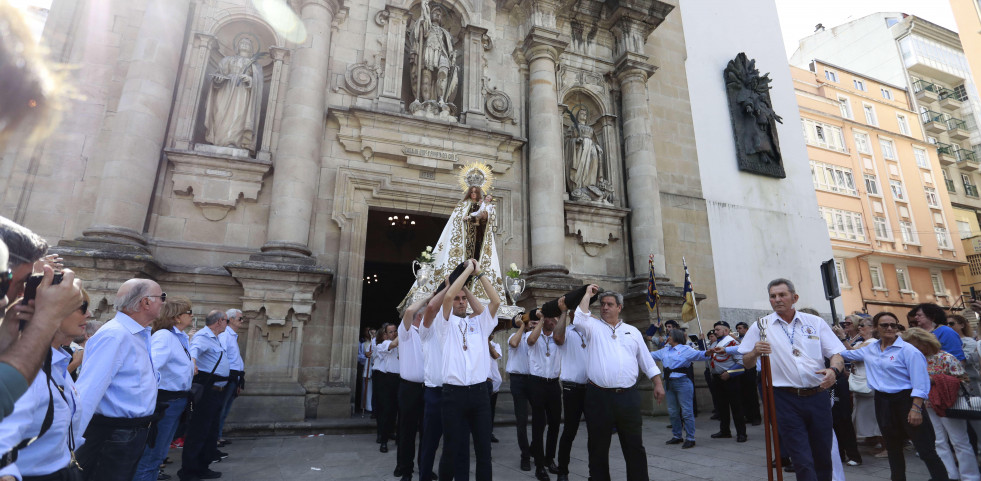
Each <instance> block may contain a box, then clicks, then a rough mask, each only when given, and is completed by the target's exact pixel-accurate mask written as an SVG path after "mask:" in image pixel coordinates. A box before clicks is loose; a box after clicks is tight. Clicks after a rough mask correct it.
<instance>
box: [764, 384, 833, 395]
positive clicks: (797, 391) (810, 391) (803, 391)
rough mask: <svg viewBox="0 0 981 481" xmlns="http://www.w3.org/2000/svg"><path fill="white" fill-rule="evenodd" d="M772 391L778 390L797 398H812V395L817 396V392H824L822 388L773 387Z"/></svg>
mask: <svg viewBox="0 0 981 481" xmlns="http://www.w3.org/2000/svg"><path fill="white" fill-rule="evenodd" d="M774 389H779V390H781V391H784V392H789V393H790V394H793V395H795V396H797V397H808V396H813V395H815V394H817V393H819V392H823V391H824V388H823V387H821V386H817V387H807V388H800V387H785V386H774Z"/></svg>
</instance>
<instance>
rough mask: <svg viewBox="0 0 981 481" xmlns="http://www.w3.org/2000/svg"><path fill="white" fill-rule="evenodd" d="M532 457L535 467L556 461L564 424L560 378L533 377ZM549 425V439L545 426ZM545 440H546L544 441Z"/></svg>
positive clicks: (531, 398)
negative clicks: (561, 427)
mask: <svg viewBox="0 0 981 481" xmlns="http://www.w3.org/2000/svg"><path fill="white" fill-rule="evenodd" d="M529 399H530V401H531V456H532V457H533V458H535V466H548V465H550V464H552V462H553V461H555V447H556V445H557V444H558V442H559V424H560V423H561V422H562V388H561V387H560V386H559V378H552V379H545V378H543V377H538V376H531V397H530V398H529ZM546 424H547V425H548V437H547V438H544V436H545V425H546ZM543 438H544V439H543Z"/></svg>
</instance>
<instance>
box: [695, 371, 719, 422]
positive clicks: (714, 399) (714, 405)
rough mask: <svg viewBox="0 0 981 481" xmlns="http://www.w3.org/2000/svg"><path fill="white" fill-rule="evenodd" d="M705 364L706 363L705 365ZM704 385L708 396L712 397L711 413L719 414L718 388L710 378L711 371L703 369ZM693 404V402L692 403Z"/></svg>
mask: <svg viewBox="0 0 981 481" xmlns="http://www.w3.org/2000/svg"><path fill="white" fill-rule="evenodd" d="M706 364H707V363H706ZM705 384H708V388H709V394H711V395H712V412H713V413H714V414H716V415H717V414H719V411H720V409H719V393H718V390H719V386H717V384H718V383H716V382H715V379H713V377H712V371H711V370H710V369H709V368H707V367H706V368H705ZM693 402H694V401H693Z"/></svg>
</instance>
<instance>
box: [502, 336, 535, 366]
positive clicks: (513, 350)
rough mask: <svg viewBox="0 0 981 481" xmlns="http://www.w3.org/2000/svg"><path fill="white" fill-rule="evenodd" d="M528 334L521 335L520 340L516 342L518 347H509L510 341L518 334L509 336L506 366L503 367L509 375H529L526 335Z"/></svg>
mask: <svg viewBox="0 0 981 481" xmlns="http://www.w3.org/2000/svg"><path fill="white" fill-rule="evenodd" d="M529 334H531V333H530V332H526V333H524V334H522V335H521V339H519V340H518V347H511V340H512V339H514V336H517V335H518V333H517V332H516V333H514V334H511V337H509V338H508V364H507V366H505V369H504V370H505V371H507V372H508V373H509V374H530V373H531V368H530V366H528V335H529Z"/></svg>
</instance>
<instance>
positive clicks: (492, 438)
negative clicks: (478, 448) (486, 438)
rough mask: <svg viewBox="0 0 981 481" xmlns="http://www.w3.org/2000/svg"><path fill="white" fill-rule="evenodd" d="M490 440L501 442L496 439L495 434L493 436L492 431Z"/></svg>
mask: <svg viewBox="0 0 981 481" xmlns="http://www.w3.org/2000/svg"><path fill="white" fill-rule="evenodd" d="M491 442H492V443H499V442H501V441H499V440H498V439H497V436H494V433H491Z"/></svg>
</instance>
